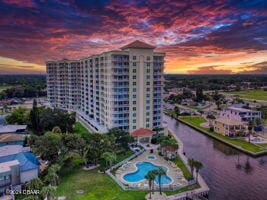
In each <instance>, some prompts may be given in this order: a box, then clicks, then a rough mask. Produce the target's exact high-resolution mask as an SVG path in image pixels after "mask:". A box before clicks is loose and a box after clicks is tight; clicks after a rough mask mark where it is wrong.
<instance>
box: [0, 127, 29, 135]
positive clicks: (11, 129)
mask: <svg viewBox="0 0 267 200" xmlns="http://www.w3.org/2000/svg"><path fill="white" fill-rule="evenodd" d="M26 128H27V125H4V126H2V125H0V134H2V133H16V132H21V131H25V130H26Z"/></svg>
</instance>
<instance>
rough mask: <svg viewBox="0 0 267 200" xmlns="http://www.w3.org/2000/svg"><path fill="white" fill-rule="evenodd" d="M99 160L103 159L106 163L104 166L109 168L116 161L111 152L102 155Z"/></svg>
mask: <svg viewBox="0 0 267 200" xmlns="http://www.w3.org/2000/svg"><path fill="white" fill-rule="evenodd" d="M101 158H103V159H104V160H105V161H106V165H109V167H111V166H112V164H113V162H115V161H116V155H115V154H114V153H111V152H105V153H103V154H102V156H101Z"/></svg>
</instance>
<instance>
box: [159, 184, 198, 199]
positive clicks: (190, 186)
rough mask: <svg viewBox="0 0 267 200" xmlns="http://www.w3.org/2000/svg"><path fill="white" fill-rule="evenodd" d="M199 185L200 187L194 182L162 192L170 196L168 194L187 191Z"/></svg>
mask: <svg viewBox="0 0 267 200" xmlns="http://www.w3.org/2000/svg"><path fill="white" fill-rule="evenodd" d="M199 187H200V185H199V184H194V185H189V186H186V187H183V188H180V189H179V190H176V191H165V192H164V193H165V194H167V196H170V195H174V194H178V193H182V192H186V191H189V190H194V189H197V188H199Z"/></svg>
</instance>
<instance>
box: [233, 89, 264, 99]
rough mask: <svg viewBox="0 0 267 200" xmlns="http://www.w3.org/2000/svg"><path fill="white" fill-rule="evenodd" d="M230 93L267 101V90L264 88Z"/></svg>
mask: <svg viewBox="0 0 267 200" xmlns="http://www.w3.org/2000/svg"><path fill="white" fill-rule="evenodd" d="M230 94H234V95H238V96H239V97H241V98H246V99H255V100H264V101H267V91H264V90H244V91H237V92H230Z"/></svg>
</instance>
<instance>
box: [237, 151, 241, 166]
mask: <svg viewBox="0 0 267 200" xmlns="http://www.w3.org/2000/svg"><path fill="white" fill-rule="evenodd" d="M236 168H237V169H241V164H240V159H239V153H238V154H237V164H236Z"/></svg>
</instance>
